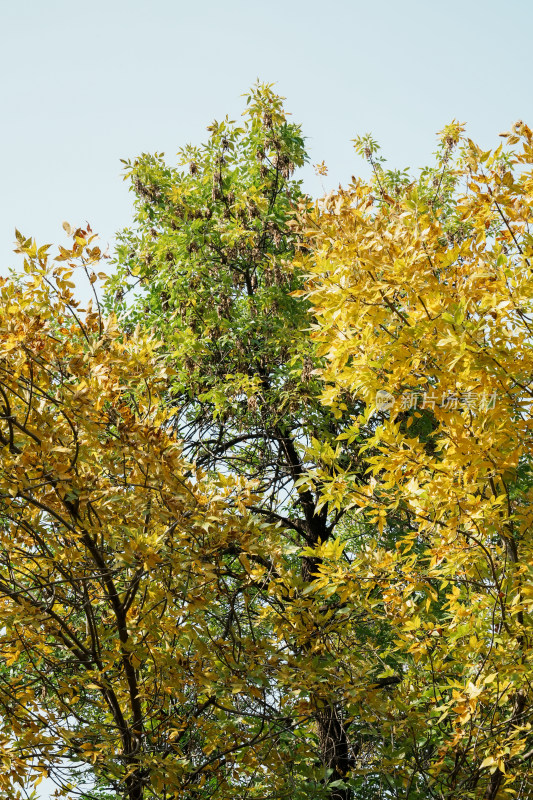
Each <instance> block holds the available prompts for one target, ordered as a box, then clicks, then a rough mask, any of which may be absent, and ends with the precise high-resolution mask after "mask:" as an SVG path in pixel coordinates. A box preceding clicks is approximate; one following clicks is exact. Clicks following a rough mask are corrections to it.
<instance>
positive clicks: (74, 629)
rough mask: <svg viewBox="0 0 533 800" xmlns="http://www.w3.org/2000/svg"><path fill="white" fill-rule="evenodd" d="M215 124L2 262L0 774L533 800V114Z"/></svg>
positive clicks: (10, 778)
mask: <svg viewBox="0 0 533 800" xmlns="http://www.w3.org/2000/svg"><path fill="white" fill-rule="evenodd" d="M209 132H210V137H209V140H208V142H207V144H206V145H204V146H202V147H201V148H191V147H189V148H185V149H184V150H183V151H181V154H180V159H181V160H180V164H179V166H178V168H173V167H169V166H168V165H167V164H166V162H165V161H164V159H163V156H162V155H161V154H159V155H157V154H156V156H155V157H152V156H142V157H141V158H140V159H138V160H136V161H135V162H133V163H130V162H127V163H126V175H127V177H128V179H130V181H131V187H132V191H133V192H134V194H135V198H136V200H135V202H136V211H135V219H134V224H133V225H132V227H131V229H128V230H126V231H124V232H122V234H121V235H120V237H119V244H118V249H117V257H116V262H115V263H114V264H113V265H111V268H110V266H109V265H107V267H106V272H108V273H110V275H109V277H106V276H105V275H103V274H100V278H99V277H98V276H99V273H101V272H102V264H103V263H105V261H104V259H103V256H102V254H101V252H100V250H99V249H98V247H97V246H96V244H95V237H94V236H93V235H92V232H91V231H90V229H87V230H81V229H78V230H70V229H69V233H70V234H71V236H72V244H71V246H70V247H69V249H65V248H61V249H60V251H59V255H58V256H57V257H56V258H55V259H52V258H51V257H50V255H49V252H48V248H47V247H43V248H40V249H38V248H37V247H36V245H35V244H34V243H33V242H32V240H26V239H25V238H24V237H23V236H21V235H18V246H17V250H18V252H19V253H20V254H21V255H22V257H23V258H24V272H23V273H22V274H21V275H20V276H18V277H14V278H11V279H9V280H8V279H2V280H1V285H0V359H1V360H0V365H1V371H0V406H1V415H0V445H1V447H2V450H1V459H0V614H1V618H2V627H1V629H0V651H1V654H2V658H1V661H0V711H1V720H2V721H1V725H0V759H1V763H2V769H1V770H0V789H1V791H2V796H5V797H6V798H9V799H10V800H18V798H22V797H23V796H25V794H24V793H25V791H26V789H27V788H28V787H31V786H37V785H38V783H39V781H40V780H41V779H42V778H43V777H52V778H53V779H54V780H55V781H56V784H57V786H58V792H59V793H61V794H63V795H64V796H67V797H74V796H76V795H77V794H78V795H79V794H80V793H81V794H82V795H83V796H84V797H85V798H106V797H107V798H108V797H124V798H125V800H144V799H145V798H154V799H155V798H158V800H159V799H162V800H171V798H180V800H181V799H182V798H185V799H186V800H204V799H205V800H208V799H209V798H217V799H218V798H220V800H230V798H231V800H233V799H234V798H242V800H245V798H246V800H251V799H252V798H256V800H259V799H260V798H261V800H266V798H275V800H282V798H287V800H288V798H291V800H304V798H308V797H313V798H317V800H318V798H327V800H358V799H359V798H361V800H363V798H364V800H378V799H379V800H388V798H393V797H394V798H402V800H403V798H405V800H417V799H418V800H422V798H434V799H435V800H455V799H456V798H471V800H474V798H479V799H480V800H481V798H484V800H503V798H513V797H516V798H522V800H525V798H531V797H533V780H532V775H531V769H530V761H531V758H532V755H533V733H532V727H531V725H532V721H531V717H532V713H533V705H532V696H531V686H530V682H531V678H532V674H531V666H530V663H531V655H532V650H531V642H532V636H533V630H532V625H533V622H532V618H531V605H532V603H533V580H532V576H533V548H532V537H531V523H532V522H533V518H532V512H531V501H532V499H533V496H532V495H533V472H532V463H531V462H532V451H533V435H532V424H531V407H532V395H533V388H532V375H533V355H532V352H533V351H532V340H531V334H532V329H533V280H532V277H531V260H532V258H533V238H532V235H531V234H530V229H529V226H530V222H531V204H532V203H533V178H532V172H531V164H532V163H533V134H532V132H531V130H530V129H529V128H528V127H527V126H526V125H525V124H524V123H521V122H520V123H517V124H516V125H515V126H514V127H513V129H512V130H511V131H510V132H509V133H508V134H505V136H504V138H505V142H504V144H502V146H501V147H499V148H498V149H496V150H495V151H494V152H490V151H489V152H482V151H481V150H480V149H479V148H478V147H477V146H476V145H475V144H474V143H473V142H471V141H470V140H468V139H467V138H466V137H465V134H464V127H463V126H462V125H460V124H458V123H455V122H454V123H452V124H451V125H449V126H447V127H446V128H444V130H443V131H442V133H441V134H440V139H439V146H438V151H437V154H436V162H435V164H434V165H433V166H431V167H428V168H427V169H424V170H422V171H421V173H420V175H418V176H413V175H410V174H409V173H407V172H404V173H402V172H395V171H391V170H388V169H387V168H386V164H385V163H384V161H383V159H382V158H381V156H380V154H379V149H378V147H377V145H376V143H375V142H374V141H373V140H372V138H371V137H370V136H366V137H362V138H360V139H358V140H356V142H355V144H356V149H357V150H358V152H359V153H360V154H361V155H363V157H365V158H366V159H367V160H368V162H369V164H370V166H371V168H372V177H371V178H370V179H369V180H368V181H363V180H357V179H355V178H354V179H352V183H351V184H350V185H349V186H348V187H347V188H345V189H342V188H340V189H339V190H338V191H336V192H333V193H331V194H330V195H328V196H327V197H325V198H323V199H322V200H321V201H320V202H317V203H313V202H312V201H311V200H310V198H308V197H306V196H305V195H304V194H303V193H302V189H301V186H300V184H299V182H298V181H297V180H295V179H294V178H293V172H294V170H295V169H296V168H297V167H298V166H300V165H302V164H303V163H304V161H305V159H306V155H305V150H304V142H303V138H302V136H301V132H300V129H299V127H298V126H297V125H295V124H294V123H292V122H289V121H288V119H287V116H286V113H285V112H284V109H283V104H282V102H281V99H280V98H278V97H277V96H276V95H275V94H274V92H273V91H272V88H271V87H268V86H267V87H261V86H258V87H256V88H255V89H254V90H253V91H252V92H251V94H250V96H249V98H248V110H247V116H246V119H245V122H244V123H243V124H242V126H239V125H236V124H235V123H232V122H231V121H229V120H224V121H223V122H222V123H213V125H212V126H210V129H209ZM319 171H321V172H322V173H324V171H325V167H324V166H323V165H320V167H319ZM67 227H68V226H67ZM75 270H78V271H79V272H80V273H82V274H83V273H84V274H85V276H86V278H87V279H88V282H89V286H91V287H93V288H95V287H96V285H97V283H98V280H99V279H101V280H102V281H104V290H103V300H101V301H100V299H99V295H98V293H97V292H96V291H95V292H94V297H93V301H94V305H93V303H88V304H87V303H85V304H84V307H82V305H81V304H80V302H79V301H78V300H76V299H75V296H74V293H75V283H74V280H73V275H74V274H75V272H74V271H75ZM106 793H107V794H106Z"/></svg>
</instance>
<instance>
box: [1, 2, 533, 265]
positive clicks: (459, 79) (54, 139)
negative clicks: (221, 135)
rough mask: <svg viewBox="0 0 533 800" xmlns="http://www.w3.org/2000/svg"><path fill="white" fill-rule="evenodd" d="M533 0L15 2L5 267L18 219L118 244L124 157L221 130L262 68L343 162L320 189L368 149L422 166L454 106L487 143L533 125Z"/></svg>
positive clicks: (332, 163) (39, 231) (5, 19)
mask: <svg viewBox="0 0 533 800" xmlns="http://www.w3.org/2000/svg"><path fill="white" fill-rule="evenodd" d="M532 30H533V3H532V2H530V0H506V2H505V3H503V2H495V1H494V0H483V2H481V1H480V0H461V1H460V2H459V0H447V2H446V3H437V2H432V0H425V2H423V0H402V2H396V1H395V0H373V2H370V0H367V1H366V2H363V1H362V0H330V2H317V1H316V0H306V2H302V0H270V2H259V1H258V0H247V2H245V1H244V0H224V2H221V1H220V0H219V1H218V2H217V1H216V0H203V2H198V0H196V1H194V0H186V2H185V0H150V2H147V0H105V1H103V0H91V2H90V3H89V2H86V3H80V2H77V0H69V2H66V0H46V2H43V1H42V0H17V2H8V1H7V0H0V62H1V75H2V78H1V81H0V95H1V108H2V112H3V113H2V116H1V122H0V145H1V146H0V164H1V178H2V188H3V191H2V195H1V199H0V212H1V213H0V274H5V273H6V272H7V269H8V268H9V267H12V266H17V264H19V263H20V262H19V259H18V256H15V255H14V254H13V240H14V230H15V227H17V228H18V229H19V230H21V231H22V232H23V233H24V234H25V235H26V236H34V237H35V238H36V239H37V240H38V242H39V244H43V243H62V242H64V241H65V234H64V232H63V230H62V227H61V225H62V222H63V220H67V221H69V222H70V223H72V224H74V225H80V224H81V225H83V224H85V222H87V221H88V222H89V223H90V224H91V226H92V228H93V230H95V231H97V232H98V233H99V234H100V236H101V237H102V242H103V244H104V246H109V248H110V251H111V252H112V248H113V236H114V233H115V232H116V231H117V230H118V229H120V228H122V227H123V226H126V225H128V223H129V221H130V219H131V207H132V195H131V194H130V193H129V192H128V186H127V184H126V183H124V181H123V180H122V165H121V163H120V159H121V158H132V157H135V156H136V155H138V154H140V153H141V152H153V151H164V152H165V154H166V157H167V158H168V160H169V161H170V162H173V161H174V159H175V154H176V151H177V150H178V148H179V147H180V146H182V145H184V144H186V143H188V142H193V143H200V142H202V141H205V139H206V138H207V133H206V126H207V125H208V124H209V123H210V122H211V121H212V120H213V119H220V118H222V117H224V116H225V115H226V114H229V115H230V117H231V118H233V119H236V118H238V116H239V115H240V113H241V112H242V110H243V107H244V100H243V98H242V96H241V95H242V94H243V93H245V92H246V90H247V89H248V88H249V87H250V86H251V85H252V84H253V83H254V82H255V80H256V79H257V78H259V79H260V80H262V81H266V82H275V83H276V87H277V90H278V91H279V93H281V94H282V95H284V96H285V97H286V98H287V100H286V107H287V109H288V110H289V111H291V113H292V115H293V119H294V120H295V121H297V122H300V123H301V124H302V126H303V132H304V134H305V136H306V137H307V143H308V148H309V151H310V156H311V164H312V163H316V162H319V161H322V160H324V161H325V162H326V164H327V165H328V167H329V175H328V178H327V179H326V180H325V181H324V182H323V183H322V182H321V180H320V179H318V178H317V177H316V176H315V174H314V171H313V169H312V166H311V164H310V165H309V166H308V167H307V169H306V170H304V173H303V178H304V185H305V188H306V189H307V190H308V191H309V192H311V193H313V194H314V195H320V194H322V193H323V190H324V189H325V190H329V189H331V188H333V187H334V186H336V185H337V184H338V183H339V182H348V181H349V179H350V176H351V175H352V174H365V168H366V167H365V164H363V163H362V162H361V160H360V159H359V158H358V157H357V156H356V154H355V153H354V151H353V146H352V143H351V139H353V138H354V137H355V136H356V135H358V134H362V133H366V132H367V131H370V132H372V133H373V135H374V136H375V138H376V139H377V140H378V141H379V142H380V143H381V145H382V148H383V153H384V155H385V156H386V157H387V158H388V160H389V163H390V165H391V167H395V168H403V167H405V166H408V165H410V166H413V167H415V168H416V167H420V166H422V165H423V164H425V163H427V162H428V161H429V160H430V158H431V154H432V152H433V150H434V148H435V141H436V140H435V133H436V132H437V131H438V130H440V129H441V128H442V127H443V126H444V125H445V124H447V123H448V122H449V121H451V120H452V119H453V118H456V119H459V120H460V121H461V122H466V123H467V124H468V132H469V134H470V135H471V137H472V138H474V139H475V140H477V141H478V142H479V143H480V144H482V145H483V146H484V147H487V148H488V147H490V146H493V145H496V144H497V143H498V142H499V139H498V133H499V132H500V131H502V130H507V129H508V128H509V126H510V125H511V124H512V123H513V122H514V121H515V120H516V119H518V118H522V119H524V120H525V121H529V123H530V124H531V123H533V109H532V99H533V98H532V92H533V90H532V86H533V83H532V81H531V75H532V74H533V69H532V67H533V48H532V47H531V41H530V37H531V31H532Z"/></svg>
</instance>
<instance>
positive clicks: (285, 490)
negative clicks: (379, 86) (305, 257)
mask: <svg viewBox="0 0 533 800" xmlns="http://www.w3.org/2000/svg"><path fill="white" fill-rule="evenodd" d="M208 130H209V131H210V137H209V140H208V142H207V144H205V145H203V146H202V147H199V148H197V147H186V148H184V149H183V150H182V151H181V152H180V159H179V165H178V168H177V169H175V168H172V167H170V166H168V165H167V164H166V162H165V161H164V159H163V156H162V154H156V155H155V156H149V155H144V156H142V157H141V158H139V159H137V160H135V161H134V162H133V163H129V162H128V163H126V177H128V178H129V179H130V181H131V188H132V190H133V191H134V193H135V196H136V218H135V224H134V226H133V227H132V228H131V229H129V230H126V231H124V232H123V234H122V236H121V238H120V244H119V248H118V263H117V268H116V272H115V275H114V276H113V278H112V279H111V282H110V284H109V291H108V299H107V302H108V307H109V308H110V309H111V308H113V309H115V310H117V311H119V312H120V313H121V314H122V318H123V319H124V320H125V323H124V324H125V325H126V328H127V329H128V328H133V327H134V326H135V325H136V324H141V325H142V326H143V327H145V328H147V329H154V330H157V331H158V333H161V334H162V336H163V339H164V342H165V348H166V351H167V353H168V358H169V363H170V364H171V365H172V370H173V378H172V380H171V381H170V382H169V390H168V403H169V406H170V407H171V408H172V409H173V418H172V425H173V427H174V430H175V431H176V432H177V435H178V436H179V437H180V438H181V439H183V442H184V452H185V453H186V454H187V456H188V457H189V458H190V459H191V460H192V461H194V462H195V463H196V464H197V465H198V466H200V467H201V468H203V469H206V470H207V471H208V473H211V472H212V471H216V470H222V471H223V472H224V473H228V474H233V475H238V476H243V477H246V478H247V479H253V480H256V481H257V482H258V500H257V502H256V504H255V505H254V506H253V508H252V511H253V512H254V513H255V514H256V515H258V516H259V517H261V518H263V519H265V520H266V521H268V522H270V523H272V524H274V523H275V524H277V525H278V542H279V547H280V549H281V550H282V552H283V556H284V560H283V570H284V573H283V579H281V578H280V580H279V581H277V582H275V584H273V585H272V586H270V587H269V593H268V594H265V596H264V598H263V603H264V608H265V609H268V614H266V611H265V612H264V614H265V615H266V617H268V625H269V626H270V628H271V629H272V630H274V631H275V633H276V636H277V637H278V638H279V640H280V641H281V642H282V643H283V644H282V646H283V648H285V651H286V653H287V665H286V666H285V667H284V668H283V669H282V670H281V671H280V672H279V673H278V674H277V675H276V678H275V683H274V684H273V687H272V690H274V686H275V687H276V691H277V692H281V693H282V696H283V697H284V698H285V700H284V702H287V698H289V697H294V693H296V696H297V697H298V698H300V702H299V703H296V704H295V705H294V709H293V711H292V713H293V714H294V716H293V721H292V723H291V724H292V725H293V727H294V728H295V729H297V730H298V731H300V732H301V735H302V736H303V737H304V739H305V740H306V741H307V743H308V744H307V745H306V746H307V747H311V746H312V745H313V740H314V739H317V737H318V740H317V741H316V744H315V745H314V747H315V750H316V752H317V757H316V758H315V761H316V762H317V763H318V764H319V765H320V764H321V769H320V770H319V771H317V769H316V767H315V768H314V770H313V769H311V770H310V771H309V770H308V768H307V767H306V768H305V769H307V770H308V773H309V774H307V775H306V773H305V769H304V771H303V772H302V771H301V770H302V767H301V766H300V765H298V758H297V757H296V755H295V756H294V775H296V774H298V773H299V777H298V781H303V783H301V785H302V787H303V788H302V789H301V791H302V792H303V793H304V794H307V795H308V794H309V793H310V792H314V793H316V795H317V796H318V795H319V793H320V791H321V788H320V786H321V784H322V788H324V786H325V787H327V788H326V795H329V796H330V797H331V798H333V799H334V800H346V799H347V798H349V797H351V795H352V789H351V788H350V786H349V785H348V784H347V783H346V779H347V778H348V775H349V773H350V771H351V770H352V769H353V768H354V767H355V766H356V765H357V763H359V761H360V759H361V758H362V756H361V755H360V754H361V753H362V752H363V750H364V747H363V743H362V738H364V736H365V734H364V733H363V732H362V729H361V727H360V726H359V725H358V724H357V723H356V717H357V714H356V713H355V706H353V703H352V699H351V692H350V690H347V688H346V678H347V675H349V676H350V681H351V680H356V683H358V682H360V683H361V685H362V687H364V691H366V692H367V693H369V692H371V691H373V690H378V691H380V690H381V689H383V687H386V686H391V685H393V684H394V683H395V682H397V681H398V680H399V678H398V676H394V675H393V674H392V673H387V675H386V676H385V677H377V675H378V673H380V672H381V671H382V670H383V664H382V662H381V661H380V662H376V661H375V660H374V659H373V644H372V642H373V637H375V636H381V635H382V624H381V623H380V622H376V620H375V619H374V618H373V617H372V618H368V619H364V618H363V617H364V616H365V615H361V612H360V609H358V608H356V607H355V606H354V607H351V609H350V610H349V615H348V616H347V608H346V607H339V606H338V604H336V602H335V598H333V600H332V601H331V602H330V601H328V602H326V603H324V602H323V600H320V602H319V603H318V604H317V602H316V600H315V597H314V595H313V593H312V591H311V587H312V584H313V582H314V580H315V575H316V570H317V567H318V564H319V561H320V559H321V558H323V555H320V556H318V555H317V552H316V551H315V550H314V549H313V548H314V547H315V546H316V545H318V544H319V543H322V544H325V543H328V546H330V545H331V546H334V547H336V546H337V545H335V536H336V534H335V530H336V526H337V525H338V523H339V521H340V520H341V518H342V516H343V513H344V508H343V507H342V505H338V506H337V507H336V508H334V507H330V506H329V504H328V502H325V501H324V495H323V494H321V492H322V488H323V483H324V482H325V481H326V482H329V481H330V480H331V479H332V477H333V476H334V474H335V470H336V466H334V464H335V463H336V459H337V457H338V456H339V454H338V453H337V454H336V453H335V450H334V448H335V443H336V439H337V436H338V435H339V434H340V433H341V432H342V431H343V430H344V429H345V427H346V425H347V424H349V414H350V413H353V411H354V407H353V406H351V407H350V408H349V409H348V407H347V406H344V407H342V406H337V407H335V408H334V409H333V410H332V409H330V408H328V407H327V406H325V405H324V404H323V403H322V400H321V397H320V395H321V391H322V386H321V382H320V380H319V378H318V377H317V375H316V374H315V371H316V369H317V367H318V366H319V364H320V359H317V358H316V356H315V354H314V347H313V344H312V342H311V341H310V338H309V334H308V329H309V327H310V325H311V323H312V316H311V314H310V311H309V303H308V301H307V300H305V299H304V298H303V297H301V296H297V295H296V294H295V293H297V292H298V291H301V290H302V289H303V285H304V284H303V274H302V270H301V269H299V268H295V267H294V264H293V262H294V259H295V256H296V253H297V252H298V250H299V249H300V248H301V247H302V246H304V244H303V238H302V233H301V231H300V230H299V222H298V213H299V212H300V213H302V212H303V211H304V210H305V209H307V207H308V204H309V201H308V199H307V198H305V197H304V196H303V195H302V193H301V189H300V184H299V182H297V181H295V180H293V178H292V177H291V176H292V173H293V170H294V168H295V167H298V166H300V165H302V164H303V163H304V161H305V159H306V154H305V150H304V143H303V139H302V135H301V131H300V128H299V127H298V126H297V125H295V124H293V123H290V122H289V121H288V119H287V115H286V113H285V111H284V109H283V105H282V101H281V98H279V97H277V96H276V95H275V94H274V93H273V91H272V88H271V87H270V86H257V87H255V89H254V90H253V91H252V92H251V94H250V95H249V97H248V99H247V111H246V114H245V122H244V124H243V125H240V126H237V125H236V124H235V123H233V122H231V121H229V120H228V119H226V120H224V121H223V122H220V123H217V122H214V123H213V124H212V125H211V126H210V127H209V129H208ZM356 408H357V406H356ZM313 443H314V446H313ZM332 444H333V447H332ZM360 447H361V442H356V441H355V440H354V441H353V443H352V446H351V447H350V448H345V453H344V456H343V458H344V460H345V466H347V465H348V464H349V463H350V460H352V461H353V462H356V463H357V465H358V466H357V469H358V470H359V472H360V475H361V480H362V481H365V480H366V478H365V477H364V470H365V467H366V462H365V460H364V459H360V458H359V451H360ZM311 474H312V475H313V476H314V483H313V485H311V483H310V482H309V480H308V478H309V476H310V475H311ZM304 548H308V549H309V548H310V549H309V551H308V552H307V553H304V554H303V555H302V554H301V552H302V550H303V549H304ZM273 599H275V604H274V605H273ZM352 623H353V624H354V625H355V626H356V631H357V633H352V634H351V636H350V637H349V638H348V639H347V640H345V639H344V633H343V631H345V630H348V629H349V625H350V624H352ZM354 637H355V639H354ZM350 649H353V650H354V655H353V656H352V657H351V658H350V659H349V663H348V664H347V666H346V670H344V668H341V667H340V666H339V665H340V664H341V662H342V657H343V656H342V654H347V653H348V652H349V651H350ZM354 676H357V677H356V678H355V677H354ZM372 687H373V688H372ZM360 689H361V687H359V689H358V690H357V692H358V694H357V693H356V694H357V696H358V697H359V695H360V694H361V691H360ZM382 693H383V692H382ZM384 702H385V704H386V703H387V702H388V701H387V696H386V697H385V699H384ZM350 704H351V707H350V708H349V707H348V706H350ZM290 708H292V705H289V709H290ZM287 713H288V714H289V711H287ZM354 714H355V717H354ZM310 715H311V717H312V719H313V720H314V725H313V726H310V725H309V723H308V719H309V716H310ZM301 720H303V722H304V724H301ZM313 727H314V728H315V732H313ZM349 728H351V730H350V733H349V732H348V731H349ZM352 732H353V733H352ZM294 753H295V754H296V753H297V748H295V750H294ZM299 771H300V772H299ZM294 775H293V776H292V777H291V780H296V778H295V777H294ZM317 775H318V777H317ZM275 781H276V789H275V795H274V796H275V797H281V796H284V792H285V791H289V792H293V793H294V792H295V789H294V787H293V786H292V785H290V784H289V787H288V788H286V789H285V788H283V787H284V782H283V780H282V778H281V777H280V775H279V774H278V775H277V776H276V777H275ZM298 785H300V783H298ZM291 796H295V795H294V794H291Z"/></svg>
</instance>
